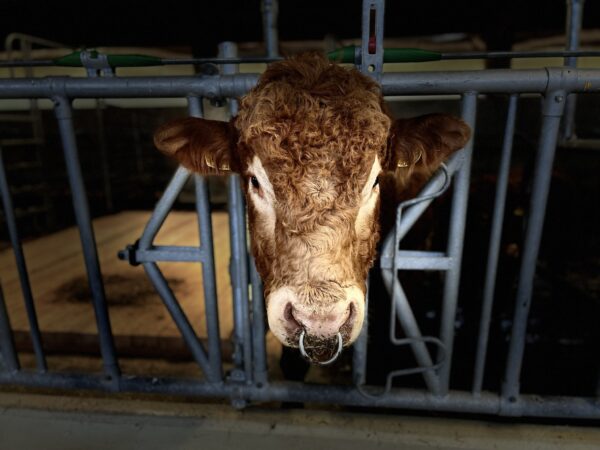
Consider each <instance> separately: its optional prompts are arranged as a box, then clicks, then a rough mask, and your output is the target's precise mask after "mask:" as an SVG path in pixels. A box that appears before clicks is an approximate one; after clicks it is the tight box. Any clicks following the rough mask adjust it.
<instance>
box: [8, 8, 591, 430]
mask: <svg viewBox="0 0 600 450" xmlns="http://www.w3.org/2000/svg"><path fill="white" fill-rule="evenodd" d="M382 8H383V1H382V0H376V1H375V0H373V1H366V2H365V3H364V16H363V22H364V23H365V27H364V29H363V43H365V45H363V47H364V48H363V53H365V54H366V53H368V54H369V56H368V57H366V56H364V55H363V56H364V57H363V60H362V61H363V66H362V67H361V69H362V70H363V71H364V72H365V73H370V74H372V75H373V76H374V77H375V78H376V79H378V80H380V82H381V86H382V91H383V93H384V95H388V96H393V95H438V94H456V95H460V96H461V98H462V116H463V119H464V120H465V121H466V122H467V123H468V124H469V125H470V126H471V128H472V129H473V130H476V129H477V123H476V122H477V104H478V98H479V97H480V96H482V95H486V94H496V93H502V94H508V95H509V96H510V101H509V107H508V111H507V121H506V125H505V130H504V143H503V148H502V158H501V163H500V168H499V172H498V183H497V190H496V197H495V207H494V217H493V227H492V232H491V238H490V241H489V249H488V262H487V274H486V279H485V288H484V294H483V307H482V313H481V321H480V330H479V337H478V345H477V351H476V360H475V366H474V375H473V383H472V388H471V390H457V389H453V387H452V383H451V380H450V371H451V364H452V361H453V355H454V354H455V353H456V352H457V351H460V350H461V349H454V348H453V343H454V321H455V318H456V308H457V301H458V288H459V279H460V271H461V259H462V251H463V244H464V233H465V221H466V211H467V204H468V196H469V183H470V167H471V159H472V154H473V141H471V142H470V143H469V144H468V146H467V147H466V148H465V149H463V150H461V151H459V152H458V153H456V154H455V155H453V156H452V157H451V158H450V159H449V160H448V161H447V162H446V163H445V165H444V166H443V167H442V169H441V170H440V171H439V172H438V173H436V174H435V175H434V176H433V177H432V179H431V180H430V181H429V182H428V184H427V185H426V186H425V187H424V188H423V190H422V192H421V193H420V194H419V196H418V197H417V198H416V199H413V200H410V201H408V202H405V203H403V204H401V205H400V206H399V207H398V210H397V217H396V224H395V228H394V230H393V232H392V233H391V234H390V235H389V236H387V238H386V240H385V242H384V245H383V249H382V254H381V262H380V264H381V269H382V272H383V279H384V284H385V285H386V287H387V288H388V290H389V292H390V295H391V299H392V303H391V305H392V309H391V311H390V316H389V317H390V328H391V329H390V340H391V342H392V343H394V344H397V345H409V346H410V348H411V350H412V352H413V353H414V355H415V359H416V360H417V362H418V364H419V367H418V368H416V369H415V371H414V372H413V373H416V372H419V373H422V375H423V378H424V382H425V386H426V389H416V388H412V389H407V388H396V387H393V384H392V381H393V379H394V378H395V377H396V376H398V375H401V374H403V373H400V372H398V371H396V372H390V373H389V374H388V375H387V376H388V381H387V384H386V388H385V391H384V392H383V393H382V394H378V395H373V394H371V393H370V392H372V391H371V390H370V387H369V386H365V385H364V383H365V370H366V369H365V368H366V364H367V360H368V355H367V353H366V350H367V346H366V339H367V334H368V332H367V330H366V329H364V330H363V332H362V333H361V336H360V338H359V339H358V341H357V342H356V343H355V346H354V347H355V349H354V356H353V358H354V359H353V377H352V379H353V380H354V385H344V386H341V385H336V386H333V385H314V384H303V383H297V382H288V381H273V380H269V379H268V376H267V363H266V361H267V353H266V347H265V335H264V324H265V320H264V305H263V298H262V288H261V284H260V279H259V277H258V275H257V273H256V269H255V267H254V264H253V262H252V259H251V258H250V257H249V255H248V251H247V242H246V222H245V205H244V199H243V196H242V193H241V189H240V180H239V177H238V176H237V175H233V176H231V177H230V178H229V185H228V199H229V205H228V206H229V217H230V222H229V224H230V239H231V251H232V254H231V273H230V275H231V285H232V299H231V300H232V302H233V314H234V321H233V323H234V332H233V341H234V353H233V358H232V359H233V365H234V369H233V370H232V371H231V372H230V375H229V376H224V373H223V372H224V370H223V367H224V366H223V359H222V356H221V352H220V337H219V326H218V323H219V321H218V317H219V311H218V306H217V305H218V301H217V300H218V299H217V295H216V289H215V281H214V279H215V273H214V270H215V268H214V257H213V252H214V250H213V247H212V230H211V223H210V204H209V199H208V191H207V185H206V180H204V179H203V178H202V177H200V176H197V175H194V181H195V186H196V211H197V216H198V226H199V230H200V238H201V244H200V245H199V246H198V247H164V246H156V245H154V244H153V239H154V237H155V236H156V234H157V232H158V230H159V229H160V227H161V225H162V223H163V221H164V220H165V218H166V216H167V214H168V212H169V210H170V209H171V207H172V206H173V204H174V202H175V199H176V197H177V195H178V193H179V192H180V190H181V189H182V188H183V186H184V184H185V182H186V181H187V179H188V178H189V177H190V176H191V174H190V173H189V172H188V171H187V170H185V169H183V168H179V169H178V170H177V172H176V173H175V175H174V177H173V179H172V180H171V182H170V183H169V185H168V187H167V189H166V190H165V192H164V194H163V196H162V198H161V199H160V201H159V202H158V204H157V206H156V208H155V210H154V212H153V214H152V216H151V219H150V220H149V222H148V224H147V226H146V228H145V230H144V232H143V234H142V236H141V238H140V240H139V242H138V243H137V244H136V245H132V246H129V247H128V248H127V249H125V250H124V251H123V252H121V257H122V258H123V259H126V260H129V261H130V262H131V263H133V264H142V265H143V267H144V269H145V271H146V273H147V274H148V276H149V278H150V279H151V280H152V282H153V284H154V286H155V288H156V290H157V291H158V293H159V294H160V296H161V298H162V300H163V302H164V304H165V306H166V308H167V310H168V311H169V313H170V314H171V316H172V318H173V320H174V321H175V323H176V325H177V327H178V328H179V331H180V333H181V335H182V338H183V340H184V341H185V343H186V345H187V346H188V348H189V349H190V351H191V354H192V356H193V358H194V360H195V361H196V363H197V364H198V366H199V367H200V368H201V369H202V372H203V375H204V378H202V379H193V380H190V379H175V378H157V377H142V376H130V375H127V374H125V375H124V374H121V370H120V367H119V360H118V356H117V354H116V352H115V347H114V343H113V335H112V332H111V325H110V321H109V316H108V309H107V303H106V298H105V293H104V287H103V282H102V274H101V272H100V267H99V264H98V256H97V250H96V243H95V238H94V233H93V229H92V226H91V221H90V216H89V211H88V204H87V198H86V192H85V186H84V182H83V176H82V173H81V168H80V164H79V160H78V149H77V142H76V140H75V134H74V131H73V121H72V109H71V101H72V100H74V99H77V98H125V97H126V98H132V97H148V98H160V97H183V98H187V100H188V106H189V114H190V115H192V116H196V117H201V116H202V108H201V104H202V103H201V100H202V99H203V98H209V99H235V98H236V97H239V96H242V95H244V94H245V93H246V92H247V91H248V90H249V89H250V88H251V87H252V86H254V84H255V83H256V82H257V80H258V77H259V75H258V74H238V73H235V70H234V69H235V68H234V67H232V66H231V65H226V66H225V67H223V70H222V74H220V75H199V76H193V77H134V78H132V77H116V76H112V77H94V78H85V79H73V78H68V77H47V78H44V79H33V78H32V79H9V80H0V98H29V99H38V98H48V99H51V100H53V102H54V111H55V116H56V120H57V123H58V127H59V129H60V135H61V138H62V144H63V151H64V158H65V161H66V165H67V173H68V179H69V185H70V187H71V192H72V194H73V207H74V210H75V214H76V219H77V226H78V229H79V232H80V236H81V244H82V248H83V252H84V256H85V265H86V269H87V274H88V280H89V284H90V289H91V291H92V293H93V304H94V310H95V314H96V321H97V329H98V335H99V341H100V350H101V355H102V359H103V363H104V369H103V372H102V373H97V374H65V373H57V372H48V370H47V367H46V363H45V354H44V350H43V343H42V342H41V337H40V336H41V334H40V330H39V326H38V324H37V320H36V314H35V308H34V306H33V298H32V296H31V293H30V292H31V291H30V287H29V280H28V279H27V268H26V265H25V258H24V256H23V253H22V251H21V244H20V240H19V236H18V233H17V228H16V224H15V223H14V218H11V217H12V215H11V210H12V205H11V204H10V195H9V192H8V183H7V182H6V176H5V173H4V171H3V167H2V165H0V192H1V193H2V199H3V206H4V209H5V212H6V217H7V222H8V225H9V230H11V234H10V236H11V243H12V246H13V250H14V251H15V256H16V261H17V267H18V269H19V273H20V275H21V282H22V289H23V292H24V297H25V302H26V304H27V311H28V313H29V319H30V329H31V334H32V341H33V343H34V349H35V353H36V357H37V370H35V371H30V370H23V369H21V368H20V366H19V359H18V355H17V352H16V351H15V347H14V344H13V340H12V330H11V327H10V321H9V317H8V314H7V312H6V308H5V305H4V301H3V298H2V296H0V345H1V350H2V351H1V356H2V360H3V361H4V366H5V370H4V371H2V372H0V383H3V384H21V385H26V386H44V387H53V388H64V389H82V388H85V389H99V390H105V391H128V392H155V393H163V394H181V395H195V396H202V397H219V398H228V399H230V400H231V401H232V403H233V404H234V405H235V406H236V407H243V406H244V405H245V404H246V402H249V401H258V402H260V401H296V402H319V403H331V404H337V405H354V406H369V407H385V408H407V409H419V410H433V411H454V412H466V413H481V414H499V415H515V416H517V415H522V416H539V417H571V418H574V417H576V418H595V419H598V418H600V401H599V399H598V398H597V397H594V395H596V393H590V396H588V397H574V396H562V397H543V396H536V395H525V394H522V393H521V392H520V387H519V381H520V372H521V365H522V362H523V353H524V346H525V338H526V336H525V332H526V326H527V319H528V314H529V308H530V304H531V298H532V289H533V280H534V275H535V266H536V264H535V263H536V260H537V256H538V251H539V248H540V239H541V232H542V226H543V221H544V215H545V209H546V202H547V197H548V192H549V186H550V179H551V170H552V165H553V160H554V153H555V149H556V143H557V138H558V132H559V124H560V120H561V117H562V115H563V111H564V108H565V103H566V99H567V96H568V95H569V94H573V93H581V94H587V93H599V92H600V70H578V69H575V68H567V67H565V68H551V69H537V70H508V69H504V70H487V71H458V72H441V73H440V72H437V73H434V72H420V73H381V70H380V68H381V65H382V59H381V58H382V55H381V50H382V47H381V45H380V44H381V42H382V37H383V30H382V23H383V21H382V15H383V9H382ZM373 9H375V12H372V10H373ZM372 24H374V25H375V26H376V27H377V29H376V30H371V29H369V27H370V26H371V25H372ZM369 39H375V41H374V44H375V45H373V46H372V48H371V47H369V46H368V45H366V43H367V42H368V40H369ZM370 49H375V53H371V52H370ZM221 52H222V54H221V56H224V57H231V56H235V48H234V47H233V46H231V45H224V46H223V47H222V48H221ZM373 69H375V70H373ZM521 94H535V95H538V96H540V97H541V98H542V101H541V113H542V127H541V132H540V137H539V142H538V147H537V159H536V166H535V167H536V170H535V174H534V177H533V189H532V194H531V198H530V215H529V220H528V223H527V230H526V236H525V241H524V249H523V256H522V260H521V267H520V276H519V282H518V288H517V294H516V303H515V305H516V307H515V310H514V320H513V323H512V333H511V336H510V345H509V351H508V357H507V362H506V367H505V373H504V377H503V380H504V382H503V385H502V388H501V390H500V392H488V391H483V390H482V386H483V378H484V368H485V361H486V353H487V342H488V335H489V330H490V314H491V309H492V304H493V292H494V285H495V277H496V272H497V264H498V253H499V245H500V234H501V230H502V225H503V216H504V214H503V210H504V205H505V202H506V190H507V185H508V174H509V169H510V160H511V150H512V142H513V135H514V129H515V117H516V112H517V107H518V101H519V96H520V95H521ZM231 107H232V108H231V109H232V112H233V113H234V114H235V108H236V105H235V102H234V101H232V102H231ZM451 181H452V183H451V185H452V187H453V193H452V210H451V219H450V229H449V239H448V246H447V248H446V250H445V251H444V252H425V251H419V252H417V251H408V250H403V249H401V246H400V244H401V242H402V239H403V237H404V236H405V235H406V234H407V232H408V231H409V230H410V228H411V227H412V226H413V225H414V224H415V222H416V221H417V220H418V218H419V217H420V216H421V215H422V214H423V212H424V211H425V209H426V208H427V207H428V206H429V205H430V204H431V203H432V202H433V201H434V199H435V197H437V196H438V195H439V194H440V193H441V192H443V191H444V190H446V189H447V188H449V186H450V182H451ZM159 261H186V262H193V263H201V264H202V271H203V280H204V285H203V289H204V299H205V302H206V305H205V306H206V308H205V312H206V321H207V334H208V343H207V345H206V346H204V345H203V344H202V342H201V341H200V339H199V338H198V336H197V335H196V334H195V332H194V330H193V328H192V326H191V325H190V323H189V321H188V319H187V317H186V315H185V313H184V311H183V310H182V308H181V306H180V305H179V302H178V301H177V298H176V297H175V295H174V294H173V292H172V291H171V289H170V288H169V286H168V284H167V282H166V280H165V278H164V277H163V275H162V274H161V272H160V270H159V268H158V266H157V264H156V263H157V262H159ZM400 270H434V271H442V272H445V281H444V291H443V300H442V318H441V327H440V332H439V337H432V336H423V335H422V333H421V332H420V328H419V324H418V323H417V320H416V318H415V314H414V313H413V311H412V309H411V306H410V302H409V301H408V299H407V297H406V294H405V293H404V290H403V287H402V284H401V282H400V280H399V279H398V276H397V272H398V271H400ZM396 318H397V319H398V322H399V323H400V326H401V327H402V328H403V332H404V334H405V336H406V338H403V339H399V338H398V337H397V336H396V333H395V324H396ZM365 323H368V321H366V322H365ZM427 343H433V344H434V345H435V347H436V348H437V352H436V354H432V353H430V350H429V348H428V347H427V345H426V344H427Z"/></svg>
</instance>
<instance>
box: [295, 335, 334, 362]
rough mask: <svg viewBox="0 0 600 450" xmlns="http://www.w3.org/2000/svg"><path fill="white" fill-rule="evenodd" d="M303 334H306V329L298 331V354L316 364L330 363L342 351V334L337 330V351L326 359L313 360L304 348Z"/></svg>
mask: <svg viewBox="0 0 600 450" xmlns="http://www.w3.org/2000/svg"><path fill="white" fill-rule="evenodd" d="M304 336H306V330H302V333H300V339H299V341H298V346H299V347H300V354H301V355H302V356H304V357H305V358H306V359H308V360H309V361H311V362H314V363H315V364H318V365H320V366H326V365H327V364H331V363H332V362H334V361H335V360H336V359H337V357H338V356H340V353H342V347H343V346H344V344H343V342H342V334H341V333H340V332H339V331H338V334H337V339H338V347H337V351H336V352H335V355H333V356H332V357H331V359H328V360H327V361H324V362H320V361H313V360H312V358H311V357H310V356H308V355H307V354H306V349H305V348H304Z"/></svg>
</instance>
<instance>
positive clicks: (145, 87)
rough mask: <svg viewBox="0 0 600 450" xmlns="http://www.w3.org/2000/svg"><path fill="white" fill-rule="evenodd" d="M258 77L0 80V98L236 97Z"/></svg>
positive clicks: (255, 75) (241, 75)
mask: <svg viewBox="0 0 600 450" xmlns="http://www.w3.org/2000/svg"><path fill="white" fill-rule="evenodd" d="M258 77H259V75H258V74H236V75H211V76H207V75H198V76H193V77H189V76H186V77H111V78H104V77H98V78H70V77H45V78H14V79H3V80H0V98H52V97H55V96H61V97H63V96H64V97H68V98H139V97H150V98H160V97H188V96H190V95H194V96H199V97H206V98H223V97H237V96H241V95H244V94H245V93H246V92H248V91H249V90H250V89H251V88H252V87H253V86H254V85H255V84H256V82H257V81H258Z"/></svg>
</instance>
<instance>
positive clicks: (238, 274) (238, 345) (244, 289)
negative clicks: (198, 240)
mask: <svg viewBox="0 0 600 450" xmlns="http://www.w3.org/2000/svg"><path fill="white" fill-rule="evenodd" d="M227 194H228V203H229V230H230V236H231V260H230V263H229V270H230V273H231V288H232V291H233V322H234V346H235V350H234V362H235V365H236V366H237V367H238V368H239V369H242V368H243V372H244V375H245V377H246V379H248V378H249V377H251V372H252V357H251V356H252V353H251V351H252V348H251V342H252V338H251V330H250V322H249V315H248V312H249V311H248V265H247V261H248V256H247V255H248V252H247V245H246V218H245V217H246V209H245V205H244V197H243V195H242V187H241V180H240V176H239V175H237V174H234V175H230V176H229V185H228V191H227Z"/></svg>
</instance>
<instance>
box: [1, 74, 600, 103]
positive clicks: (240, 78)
mask: <svg viewBox="0 0 600 450" xmlns="http://www.w3.org/2000/svg"><path fill="white" fill-rule="evenodd" d="M258 78H259V74H245V73H243V74H235V75H213V76H206V75H199V76H195V77H112V78H103V77H99V78H70V77H44V78H18V79H2V80H0V98H52V97H55V96H61V97H62V96H64V97H68V98H98V97H101V98H140V97H149V98H161V97H188V96H190V95H194V96H200V97H207V98H224V97H239V96H242V95H244V94H245V93H246V92H248V91H249V90H250V89H251V88H252V87H253V86H254V85H255V84H256V83H257V81H258ZM555 79H556V80H555ZM555 82H558V83H559V85H560V89H561V90H565V91H567V92H588V93H597V92H600V70H597V69H571V68H552V69H528V70H510V69H496V70H473V71H452V72H444V73H439V72H401V73H384V74H382V77H381V85H382V92H383V94H384V95H436V94H459V95H462V94H463V93H464V92H468V91H477V92H479V93H480V94H486V93H499V94H514V93H544V92H546V90H547V88H548V86H549V85H550V84H554V83H555Z"/></svg>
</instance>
